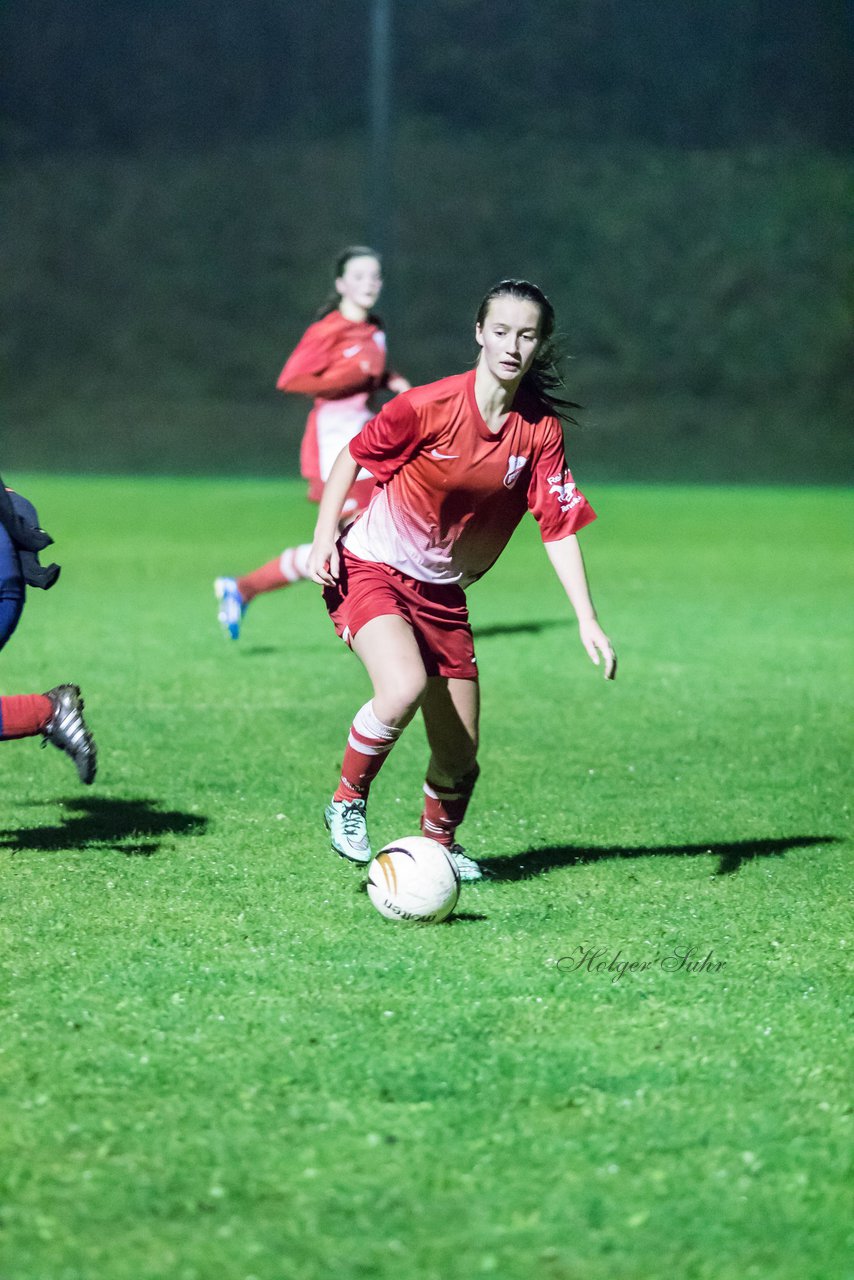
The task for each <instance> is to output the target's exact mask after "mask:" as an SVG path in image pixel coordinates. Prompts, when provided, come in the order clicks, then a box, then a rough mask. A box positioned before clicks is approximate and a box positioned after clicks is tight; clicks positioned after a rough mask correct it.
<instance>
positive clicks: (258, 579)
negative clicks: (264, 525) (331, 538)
mask: <svg viewBox="0 0 854 1280" xmlns="http://www.w3.org/2000/svg"><path fill="white" fill-rule="evenodd" d="M309 551H311V546H310V544H308V543H305V544H303V545H302V546H299V547H286V548H285V550H284V551H283V552H282V554H281V555H280V556H277V557H276V559H275V560H269V561H268V562H267V564H262V565H261V567H260V569H253V570H252V572H251V573H247V574H245V575H244V577H242V578H238V579H237V590H238V591H239V592H240V594H241V595H242V597H243V602H244V604H248V603H249V601H250V600H254V599H255V597H256V596H260V595H261V594H262V593H263V592H265V591H279V590H280V589H281V588H282V587H290V586H291V585H292V584H293V583H294V582H300V581H302V580H303V579H304V578H307V577H308V576H309V574H308V553H309Z"/></svg>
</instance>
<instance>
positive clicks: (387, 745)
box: [332, 702, 402, 800]
mask: <svg viewBox="0 0 854 1280" xmlns="http://www.w3.org/2000/svg"><path fill="white" fill-rule="evenodd" d="M401 733H402V730H401V729H398V728H396V727H395V726H394V725H390V724H383V722H382V720H380V719H379V718H378V717H377V716H376V715H375V714H374V704H373V703H372V702H366V703H365V705H364V706H363V707H361V708H360V710H359V711H357V712H356V716H355V718H354V720H353V723H352V725H351V726H350V736H349V738H348V740H347V749H346V751H345V752H344V761H343V763H342V765H341V781H340V782H339V784H338V788H337V790H336V792H335V795H334V796H333V797H332V799H333V800H367V798H368V792H369V791H370V789H371V783H372V782H373V780H374V778H375V777H376V776H377V774H378V773H379V771H380V769H381V768H382V767H383V765H384V764H385V761H386V756H387V755H388V753H389V751H391V749H392V747H393V746H394V744H395V743H396V742H397V740H398V738H399V737H400V735H401Z"/></svg>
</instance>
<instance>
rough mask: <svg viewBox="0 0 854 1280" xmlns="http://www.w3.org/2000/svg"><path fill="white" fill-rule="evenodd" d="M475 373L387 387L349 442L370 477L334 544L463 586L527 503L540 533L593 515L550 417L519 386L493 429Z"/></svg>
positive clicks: (492, 555) (551, 537) (482, 568)
mask: <svg viewBox="0 0 854 1280" xmlns="http://www.w3.org/2000/svg"><path fill="white" fill-rule="evenodd" d="M474 379H475V375H474V370H472V372H471V373H463V374H457V375H455V376H454V377H451V378H443V379H442V381H441V382H434V383H431V384H430V385H429V386H426V387H415V388H413V390H412V391H406V392H404V393H403V395H400V396H397V397H396V398H395V399H394V400H391V401H390V402H389V403H388V404H387V405H384V407H383V408H382V410H381V412H380V413H378V414H377V416H376V417H375V418H373V419H372V420H371V421H370V422H368V423H367V424H366V425H365V426H364V427H363V428H362V430H361V432H360V433H359V435H358V436H356V437H355V438H354V439H353V440H352V441H351V442H350V453H351V455H352V457H353V459H354V461H355V462H358V463H360V464H361V465H362V466H363V467H367V468H368V469H369V470H370V472H371V474H372V475H373V476H374V477H375V478H376V480H377V483H378V485H379V486H380V487H379V488H378V489H377V490H376V492H375V493H374V495H373V497H372V498H371V502H370V506H369V507H368V509H367V511H365V513H364V514H363V515H362V516H360V517H359V519H358V520H356V522H355V523H354V524H353V525H351V526H350V528H349V529H348V531H347V533H346V535H345V537H344V545H345V546H346V547H347V550H348V551H350V552H351V553H352V554H353V555H355V556H358V557H359V558H360V559H362V560H373V561H379V562H383V563H385V564H388V565H391V566H392V568H394V569H398V570H400V572H401V573H406V574H408V575H409V576H410V577H412V578H416V579H418V580H419V581H421V582H458V583H460V585H461V586H463V587H465V586H467V585H468V584H469V583H471V582H474V581H475V580H476V579H477V578H479V577H481V575H482V574H484V573H486V571H487V569H489V567H490V566H491V565H492V564H494V563H495V561H496V560H497V559H498V556H499V555H500V554H501V552H502V551H503V550H504V547H505V546H506V545H507V542H508V541H509V539H510V535H511V534H512V532H513V530H514V529H515V528H516V525H517V524H518V523H519V521H520V520H521V519H522V516H523V515H524V514H525V512H526V511H531V512H532V513H533V515H534V517H535V518H536V520H537V522H538V524H539V526H540V533H541V535H542V538H543V541H544V542H557V541H559V540H560V539H561V538H566V537H568V536H569V535H570V534H572V533H575V532H576V531H577V530H578V529H581V528H583V526H584V525H586V524H589V523H590V521H591V520H594V519H595V518H596V517H595V513H594V511H593V509H592V507H591V506H590V505H589V503H588V502H587V499H586V498H585V497H584V496H583V495H582V494H581V493H579V492H578V490H577V489H576V487H575V483H574V481H573V479H572V475H571V474H570V471H569V468H568V467H567V464H566V456H565V454H564V447H563V432H562V430H561V425H560V422H559V420H558V419H557V418H556V417H555V416H554V415H553V414H552V413H550V412H548V411H547V410H546V409H545V407H544V406H543V405H542V403H540V402H539V401H538V400H537V399H536V398H535V397H533V396H531V395H526V394H525V393H524V392H520V393H519V394H517V396H516V400H515V402H514V405H513V409H512V410H511V412H510V413H509V415H508V416H507V419H506V420H505V422H504V424H503V426H502V427H501V429H500V431H496V432H492V431H490V429H489V427H488V426H487V425H486V423H485V422H484V420H483V416H482V414H481V412H480V409H479V408H478V405H477V401H476V399H475V394H474Z"/></svg>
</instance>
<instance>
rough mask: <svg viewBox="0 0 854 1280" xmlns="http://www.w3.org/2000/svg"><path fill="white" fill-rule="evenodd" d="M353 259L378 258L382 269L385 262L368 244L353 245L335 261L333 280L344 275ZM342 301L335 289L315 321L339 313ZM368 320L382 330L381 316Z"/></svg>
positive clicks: (371, 316)
mask: <svg viewBox="0 0 854 1280" xmlns="http://www.w3.org/2000/svg"><path fill="white" fill-rule="evenodd" d="M351 258H376V260H377V262H378V263H379V264H380V267H382V264H383V260H382V258H381V257H380V255H379V254H378V253H377V251H376V249H370V248H368V246H367V245H366V244H351V245H348V246H347V248H346V249H342V250H341V252H340V253H339V255H338V257H337V258H336V259H335V274H334V275H333V277H332V279H333V280H337V279H338V278H339V276H342V275H343V274H344V272H345V270H346V269H347V263H348V262H349V261H350V259H351ZM340 301H341V295H340V294H339V293H338V292H337V290H335V289H333V290H332V292H331V293H329V294H327V296H326V299H325V301H324V302H323V303H322V304H321V305H320V306H319V307H318V309H317V315H316V316H315V320H322V319H323V317H324V316H328V315H329V314H330V312H332V311H337V310H338V304H339V303H340ZM368 319H369V320H370V321H372V322H373V324H377V325H379V327H380V328H382V327H383V323H382V320H380V318H379V316H377V315H374V314H373V313H372V314H371V315H369V316H368Z"/></svg>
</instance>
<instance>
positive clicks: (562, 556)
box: [545, 533, 617, 680]
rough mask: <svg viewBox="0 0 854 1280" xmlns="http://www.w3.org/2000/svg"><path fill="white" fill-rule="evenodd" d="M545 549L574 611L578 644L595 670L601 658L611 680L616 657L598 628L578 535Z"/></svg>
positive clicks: (607, 676)
mask: <svg viewBox="0 0 854 1280" xmlns="http://www.w3.org/2000/svg"><path fill="white" fill-rule="evenodd" d="M545 547H546V553H547V555H548V557H549V559H550V560H551V562H552V565H553V567H554V571H555V573H556V574H557V576H558V578H559V579H560V583H561V586H562V587H563V589H564V591H565V592H566V594H567V597H568V598H569V603H570V604H571V605H572V607H573V609H574V610H575V616H576V617H577V618H578V631H579V635H580V636H581V643H582V644H583V645H584V648H585V649H586V650H587V653H588V655H589V657H590V660H591V662H593V663H595V665H596V666H597V667H598V666H599V664H600V655H601V660H602V661H604V674H605V679H606V680H613V679H614V677H615V676H616V674H617V655H616V653H615V652H614V646H613V645H612V644H611V641H610V640H609V639H608V637H607V636H606V635H605V632H604V631H603V630H602V628H601V627H600V626H599V621H598V619H597V617H596V610H595V608H594V607H593V600H592V598H591V595H590V586H589V584H588V581H587V573H586V570H585V568H584V557H583V556H582V554H581V547H580V546H579V543H578V537H577V535H576V534H574V533H573V534H570V536H569V537H568V538H561V539H560V540H559V541H558V542H547V543H546V544H545Z"/></svg>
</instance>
